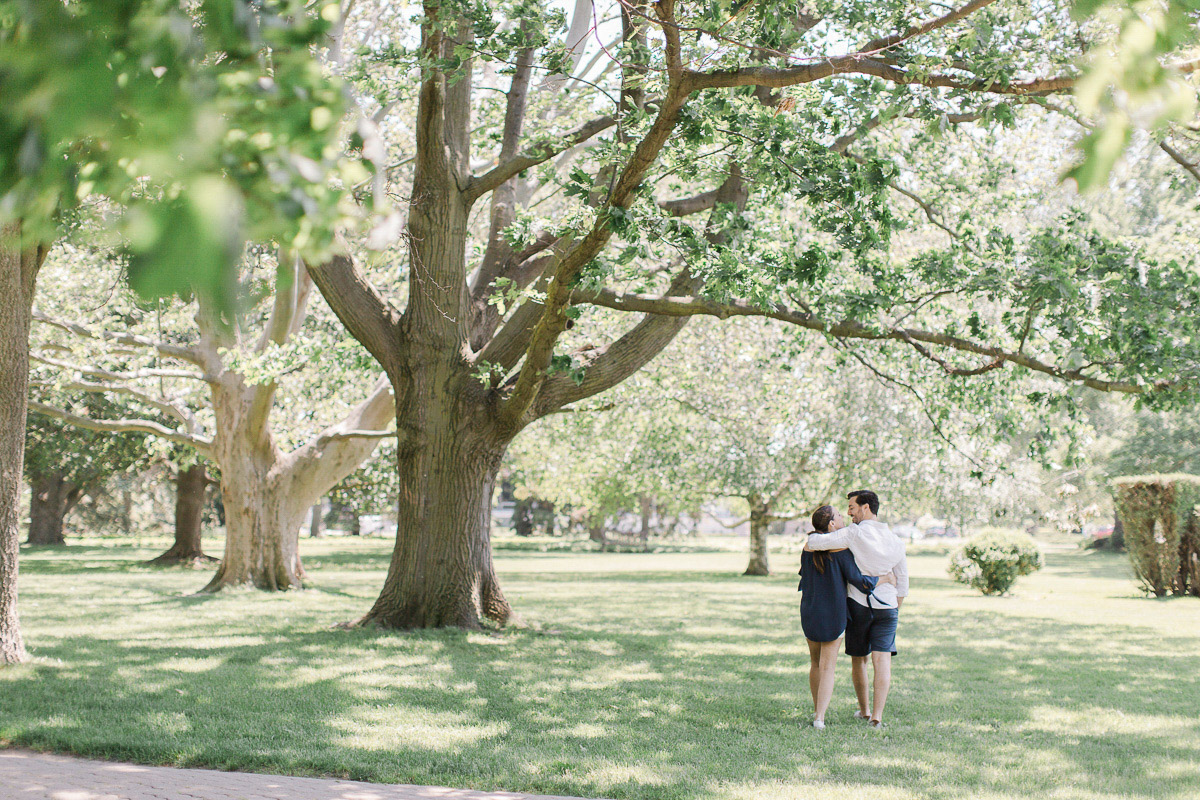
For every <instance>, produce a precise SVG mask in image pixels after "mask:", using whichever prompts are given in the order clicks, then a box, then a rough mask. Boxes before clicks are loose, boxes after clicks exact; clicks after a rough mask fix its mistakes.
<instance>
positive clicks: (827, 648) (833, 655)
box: [813, 639, 842, 722]
mask: <svg viewBox="0 0 1200 800" xmlns="http://www.w3.org/2000/svg"><path fill="white" fill-rule="evenodd" d="M841 644H842V640H841V639H836V640H834V641H832V642H821V647H820V656H819V658H818V660H817V661H818V664H819V665H820V683H819V686H818V688H817V692H816V697H815V699H814V700H813V705H814V706H815V707H816V711H817V719H818V720H820V721H822V722H824V721H825V711H826V709H828V708H829V699H830V698H831V697H833V681H834V678H836V677H837V673H836V671H835V670H834V667H835V666H837V654H838V649H839V648H840V647H841Z"/></svg>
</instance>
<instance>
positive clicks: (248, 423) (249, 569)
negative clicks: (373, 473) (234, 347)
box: [202, 373, 315, 592]
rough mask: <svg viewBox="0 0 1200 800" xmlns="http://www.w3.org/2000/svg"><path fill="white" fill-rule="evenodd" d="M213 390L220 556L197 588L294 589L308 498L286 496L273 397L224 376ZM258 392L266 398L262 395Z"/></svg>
mask: <svg viewBox="0 0 1200 800" xmlns="http://www.w3.org/2000/svg"><path fill="white" fill-rule="evenodd" d="M223 377H224V379H223V380H222V381H221V382H219V383H217V384H215V385H213V388H212V393H213V413H214V415H215V416H216V420H217V435H216V437H215V438H214V441H213V453H214V455H215V457H216V461H217V463H218V464H219V465H220V467H221V499H222V501H223V502H224V505H225V555H224V557H223V558H222V559H221V566H220V568H219V569H218V570H217V574H216V575H214V576H213V578H212V580H211V581H209V583H208V585H207V586H205V587H204V589H203V590H202V591H205V592H216V591H219V590H221V589H223V588H225V587H227V586H254V587H257V588H259V589H265V590H268V591H281V590H285V589H299V588H300V587H301V585H302V583H303V580H304V569H303V567H302V566H301V565H300V525H301V523H302V522H303V521H304V512H305V511H307V510H308V507H309V506H310V505H311V504H312V501H313V499H315V498H312V497H298V496H296V494H295V493H294V492H290V491H288V490H289V489H290V488H291V487H290V485H289V484H290V481H288V480H286V478H287V477H288V476H287V474H286V471H285V470H283V469H281V467H283V466H284V465H283V464H281V458H280V453H279V451H278V448H277V447H276V446H275V442H274V440H273V438H272V436H271V431H270V426H269V417H268V414H269V403H270V402H271V400H272V397H271V395H270V394H269V393H264V392H261V391H260V390H259V389H258V388H257V387H255V386H248V385H247V384H246V383H245V381H244V380H243V379H242V377H241V376H240V375H237V374H235V373H227V374H226V375H225V376H223ZM264 395H265V397H264Z"/></svg>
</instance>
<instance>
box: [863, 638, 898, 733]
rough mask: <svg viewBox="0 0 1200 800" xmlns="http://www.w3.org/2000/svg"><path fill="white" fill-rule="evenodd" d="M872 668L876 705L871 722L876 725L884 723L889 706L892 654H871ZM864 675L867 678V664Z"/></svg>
mask: <svg viewBox="0 0 1200 800" xmlns="http://www.w3.org/2000/svg"><path fill="white" fill-rule="evenodd" d="M871 666H872V667H873V668H874V671H875V698H874V699H875V704H874V707H873V708H872V709H871V722H873V723H874V722H882V721H883V707H884V705H886V704H887V696H888V689H890V688H891V686H892V654H891V653H888V652H883V653H871ZM863 674H864V677H865V674H866V665H865V664H864V665H863ZM859 702H862V701H861V700H860V701H859Z"/></svg>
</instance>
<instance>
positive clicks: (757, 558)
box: [743, 494, 771, 575]
mask: <svg viewBox="0 0 1200 800" xmlns="http://www.w3.org/2000/svg"><path fill="white" fill-rule="evenodd" d="M746 501H747V502H748V503H750V563H749V564H748V565H747V566H746V571H745V572H744V573H743V574H744V575H770V574H771V566H770V564H769V562H768V560H767V527H768V526H769V525H770V523H771V517H770V514H769V513H768V512H769V509H768V507H767V504H766V503H764V502H763V499H762V495H758V494H752V495H749V496H748V497H747V498H746Z"/></svg>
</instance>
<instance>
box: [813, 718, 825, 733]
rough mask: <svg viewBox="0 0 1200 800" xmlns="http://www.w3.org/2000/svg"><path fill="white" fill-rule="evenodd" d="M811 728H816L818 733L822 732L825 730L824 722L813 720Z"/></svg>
mask: <svg viewBox="0 0 1200 800" xmlns="http://www.w3.org/2000/svg"><path fill="white" fill-rule="evenodd" d="M813 727H814V728H816V729H817V730H819V731H823V730H825V723H824V722H822V721H821V720H819V719H814V720H813Z"/></svg>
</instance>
